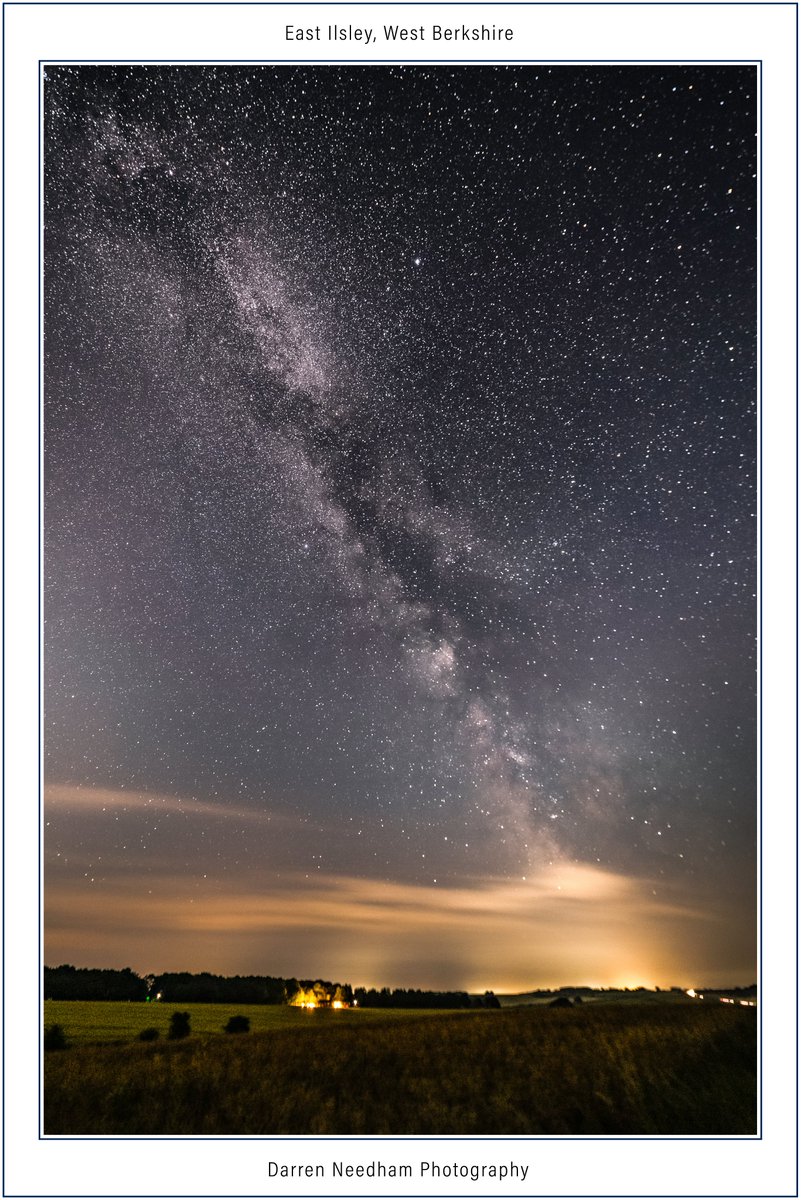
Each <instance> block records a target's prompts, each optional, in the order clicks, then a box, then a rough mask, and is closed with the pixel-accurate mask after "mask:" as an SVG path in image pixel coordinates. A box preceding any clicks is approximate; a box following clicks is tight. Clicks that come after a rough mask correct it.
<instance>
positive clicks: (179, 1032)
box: [167, 1012, 191, 1041]
mask: <svg viewBox="0 0 801 1200" xmlns="http://www.w3.org/2000/svg"><path fill="white" fill-rule="evenodd" d="M190 1032H191V1031H190V1029H189V1013H188V1012H174V1013H173V1014H172V1016H171V1017H170V1028H169V1029H168V1031H167V1037H168V1038H171V1039H172V1040H173V1041H174V1040H175V1039H176V1038H185V1037H189V1034H190Z"/></svg>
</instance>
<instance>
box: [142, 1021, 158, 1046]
mask: <svg viewBox="0 0 801 1200" xmlns="http://www.w3.org/2000/svg"><path fill="white" fill-rule="evenodd" d="M159 1036H160V1035H159V1031H158V1029H155V1028H154V1027H153V1026H152V1025H148V1027H147V1029H143V1030H142V1032H141V1033H140V1034H139V1041H140V1042H155V1041H156V1040H157V1038H158V1037H159Z"/></svg>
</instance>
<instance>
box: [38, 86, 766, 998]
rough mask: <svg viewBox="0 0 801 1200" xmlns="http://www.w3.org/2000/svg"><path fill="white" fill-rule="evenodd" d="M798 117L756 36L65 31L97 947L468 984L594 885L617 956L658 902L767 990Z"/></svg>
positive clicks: (51, 340)
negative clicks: (699, 44)
mask: <svg viewBox="0 0 801 1200" xmlns="http://www.w3.org/2000/svg"><path fill="white" fill-rule="evenodd" d="M755 133H756V116H755V74H754V72H753V70H751V69H750V68H748V69H746V68H733V67H714V68H713V67H675V68H663V67H660V68H656V67H648V68H646V67H614V68H613V67H606V68H591V67H585V68H561V67H560V68H557V67H554V68H546V67H536V66H515V67H492V66H485V67H476V66H471V67H466V66H448V67H444V66H443V67H436V66H432V67H416V66H410V67H406V68H403V67H384V66H374V67H370V66H364V67H359V68H355V67H354V68H351V67H345V68H339V67H317V68H315V67H309V66H305V67H280V68H279V67H269V66H267V67H216V68H215V67H198V68H166V67H165V68H156V67H139V68H99V67H61V66H52V67H47V68H46V84H45V410H44V422H45V426H44V427H45V440H44V446H45V677H46V685H45V742H44V745H45V774H46V785H47V787H46V799H47V800H48V806H47V811H46V816H47V819H48V821H49V824H48V825H47V826H46V830H45V832H46V839H45V846H46V851H47V864H48V866H47V871H48V875H47V877H46V878H47V884H48V890H49V895H50V899H51V903H50V907H49V910H48V925H49V928H50V930H51V932H52V936H53V942H52V945H53V953H54V954H57V955H62V956H64V957H70V958H71V960H72V961H77V960H80V963H86V962H88V961H89V960H92V961H95V960H96V961H97V962H98V963H99V964H100V965H114V964H112V963H111V961H110V959H111V958H112V957H114V958H117V957H119V954H121V955H122V960H123V961H124V962H127V961H129V960H130V959H132V958H135V957H137V955H139V954H141V953H147V955H148V956H149V957H148V961H146V962H145V961H138V959H137V961H136V963H134V965H135V966H138V967H139V968H140V969H144V968H151V967H152V968H156V967H160V968H161V969H173V968H174V969H177V968H178V967H183V966H186V967H190V968H193V969H203V968H208V969H215V968H216V969H219V968H224V969H228V970H236V969H241V970H246V969H261V970H263V971H269V970H270V969H271V968H272V969H273V973H281V972H284V973H286V974H293V973H296V974H303V973H307V974H312V973H315V972H317V971H318V969H322V968H321V967H318V964H320V963H321V961H322V959H323V958H324V955H323V951H322V946H323V945H325V946H326V947H328V948H329V949H330V947H331V943H332V939H333V941H334V943H336V944H337V945H338V946H339V950H338V951H336V953H334V957H336V954H337V953H338V955H339V957H337V958H336V961H337V962H339V963H341V966H340V969H339V971H338V975H339V976H341V977H346V978H350V979H351V980H352V982H353V983H359V982H369V983H372V982H376V983H379V984H380V983H412V984H415V983H417V984H419V983H425V982H426V981H427V980H428V981H431V980H434V981H436V982H442V983H445V982H448V983H452V984H454V985H458V984H462V983H465V984H466V983H469V982H470V981H471V980H473V978H474V976H475V971H476V969H477V964H476V963H475V962H473V961H471V956H470V953H469V948H468V943H469V937H467V933H468V932H469V928H470V924H471V922H472V921H475V920H476V919H477V918H476V912H473V913H472V915H471V909H470V900H469V897H470V896H473V897H475V898H476V903H477V904H478V903H479V901H480V898H481V897H484V899H485V900H486V899H487V897H494V898H495V900H494V901H493V903H495V902H497V915H498V922H499V923H498V926H497V928H498V929H502V927H503V914H504V912H506V911H508V912H509V913H510V914H511V913H513V914H514V917H513V919H512V917H511V916H510V925H509V928H510V929H512V928H513V929H514V937H515V941H516V946H517V950H516V952H517V953H518V954H520V953H522V951H520V948H519V943H520V940H521V938H522V939H523V941H525V928H526V927H525V921H523V923H522V925H521V923H520V921H521V918H520V912H519V908H520V905H521V904H522V906H523V909H524V910H525V911H526V912H529V911H530V915H531V921H532V931H533V929H534V927H535V925H536V923H537V921H540V925H541V926H542V922H543V920H544V917H543V913H544V912H545V911H546V909H547V913H548V921H549V922H550V923H551V924H550V928H551V929H552V931H553V937H554V938H557V937H560V936H561V934H559V932H558V931H559V929H560V928H561V925H560V922H562V921H564V920H565V919H566V913H567V911H568V910H567V909H563V910H559V907H558V903H557V901H558V895H557V893H558V892H559V891H560V890H561V889H562V888H563V887H564V888H565V889H566V892H568V893H570V896H572V900H573V902H576V898H577V896H579V895H580V897H581V900H582V902H584V901H586V902H587V904H588V905H593V904H594V905H597V906H600V908H599V911H600V913H601V914H602V912H603V905H604V899H606V900H607V901H608V902H609V903H610V905H611V906H612V907H610V912H611V911H612V908H614V912H615V913H616V916H615V920H614V921H612V922H611V924H610V927H609V928H608V929H604V928H603V927H602V926H601V927H600V928H598V929H596V930H595V932H594V934H593V938H595V939H596V940H597V941H598V942H599V944H600V943H603V944H604V946H605V953H606V954H607V958H605V959H604V964H605V965H604V964H596V967H594V968H593V971H594V974H595V976H596V977H597V978H599V979H601V976H602V975H604V972H606V975H605V976H604V978H603V979H601V981H602V982H606V981H607V979H608V978H611V976H610V975H609V972H610V971H611V970H612V967H611V966H610V964H612V963H614V962H615V955H616V953H617V954H618V956H619V953H620V944H619V943H620V938H621V936H622V935H621V933H620V923H621V921H622V922H623V923H625V921H624V918H623V917H622V916H621V913H627V914H628V919H629V920H630V922H631V923H632V924H633V925H637V922H638V920H639V919H640V917H641V916H642V914H643V913H644V912H645V906H646V905H652V906H654V912H655V913H657V915H658V912H659V911H662V912H663V915H664V919H665V921H668V920H670V921H673V922H674V924H673V925H671V930H672V933H671V934H670V936H669V937H668V934H667V933H666V932H665V930H664V929H663V930H662V932H661V933H659V932H657V933H653V932H651V933H650V934H649V937H650V938H651V940H652V941H653V940H654V938H656V939H657V940H658V939H659V938H660V937H664V938H665V939H666V942H667V941H669V942H670V947H669V951H668V950H666V951H665V954H664V956H663V958H661V959H659V964H658V968H657V965H654V966H653V970H654V971H657V970H661V971H662V972H664V971H665V970H667V969H668V966H669V967H670V969H675V971H677V972H680V964H681V963H682V962H684V961H688V960H692V962H693V965H694V966H695V967H697V969H699V970H700V969H702V968H703V965H704V962H705V961H709V969H710V972H711V973H712V974H714V973H715V972H717V973H718V974H720V973H721V972H722V973H723V974H724V975H726V972H728V973H729V976H733V975H738V976H740V977H741V978H740V979H739V981H741V982H748V981H749V979H748V978H747V977H746V976H748V974H749V973H750V974H753V971H754V966H753V948H752V944H753V904H754V901H753V895H754V843H755V827H756V818H757V812H756V786H755V758H756V746H755V736H756V734H755V731H756V707H755V694H756V692H755V545H756V526H755V505H756V496H755V467H756V413H755V394H756V384H755V362H756V345H755V303H756V255H755V251H756V228H755V207H756V165H755ZM549 872H557V873H560V874H558V878H559V880H560V882H559V883H554V884H553V895H552V893H551V890H549V888H550V885H549V884H547V880H549V879H550V878H551V875H549ZM553 878H554V879H556V878H557V876H556V875H554V876H553ZM579 880H580V881H581V885H580V886H578V885H577V881H579ZM126 887H127V888H129V889H130V891H129V892H126V891H125V889H126ZM527 887H528V888H529V890H526V888H527ZM571 888H572V889H573V890H572V891H571ZM371 889H373V890H372V891H371ZM509 889H512V891H509ZM515 889H523V890H522V891H521V890H515ZM543 889H545V891H546V892H547V895H548V899H547V903H546V901H545V900H544V899H543V895H544V893H543ZM321 892H322V893H323V894H329V895H331V896H334V895H336V896H338V897H340V898H341V897H343V896H345V895H346V894H347V896H350V897H354V896H355V897H357V899H358V897H361V896H362V895H363V894H366V893H367V892H369V893H370V895H375V896H376V897H379V896H385V901H384V902H383V903H385V906H386V907H387V908H392V910H393V912H394V911H396V910H397V911H400V910H402V909H403V907H404V905H408V906H410V907H413V905H412V902H411V900H410V899H409V897H410V896H420V897H424V898H425V904H423V905H422V908H423V909H425V908H427V907H429V906H433V908H434V909H435V910H436V911H437V912H440V911H441V912H447V911H448V909H449V906H450V907H452V908H454V911H455V915H454V916H453V920H452V925H451V928H452V930H453V934H454V938H455V939H456V940H457V941H459V939H461V941H459V947H458V952H457V950H456V949H455V950H454V952H453V956H452V957H451V958H448V956H447V955H446V956H445V960H446V961H445V965H444V966H443V968H442V971H441V972H440V973H439V974H438V973H437V970H436V969H435V967H434V966H433V965H429V966H425V965H424V963H425V961H426V960H425V954H424V953H423V949H421V956H420V958H419V960H418V961H417V964H415V959H414V953H413V950H408V951H404V953H403V954H401V953H400V951H399V954H398V957H397V958H396V959H393V958H392V956H391V954H390V953H389V952H388V951H387V952H385V951H382V952H381V954H380V955H379V956H378V957H376V954H375V953H373V954H372V957H369V956H368V957H367V958H365V959H363V960H361V959H358V960H357V958H354V952H353V950H352V948H351V949H350V950H346V945H347V936H348V929H347V927H348V920H349V918H348V916H347V915H346V912H345V911H344V910H343V911H342V912H339V913H338V916H337V920H336V922H332V923H331V926H330V929H328V932H327V933H326V934H325V935H323V934H322V933H321V932H320V930H321V928H322V927H321V924H320V917H319V913H318V914H317V915H316V916H315V915H314V914H310V915H309V918H308V926H304V925H303V923H300V925H299V926H297V925H296V926H293V928H292V930H291V937H290V938H289V940H288V941H282V940H281V937H283V934H281V936H279V933H277V932H276V927H277V925H276V923H278V924H280V920H279V918H278V917H277V915H276V914H277V913H278V911H279V910H280V909H281V908H282V905H287V904H290V903H294V902H297V903H298V904H302V903H304V902H305V900H304V898H306V899H307V898H308V897H309V896H317V895H319V894H320V893H321ZM438 893H442V896H443V899H442V902H441V903H442V906H443V907H442V909H441V910H440V909H438V908H437V904H438V901H437V895H438ZM133 894H136V895H140V896H141V897H142V904H143V908H142V915H141V927H137V928H139V932H140V934H141V938H140V941H137V940H136V937H135V933H136V929H135V928H134V926H131V927H130V928H129V929H128V932H129V935H130V940H129V941H127V942H126V940H125V938H122V940H121V942H120V949H119V954H115V955H112V954H111V953H110V950H109V946H110V945H112V944H115V945H116V943H114V942H113V939H112V941H108V940H103V939H104V936H105V935H101V927H102V917H101V913H102V911H103V909H104V907H106V906H109V911H111V910H113V911H115V912H117V913H118V912H119V911H121V910H122V908H123V907H124V904H125V903H126V901H125V898H124V897H125V896H128V898H129V900H130V896H131V895H133ZM512 894H514V896H515V897H517V898H518V899H515V900H513V901H510V900H509V897H510V896H511V895H512ZM267 896H269V897H270V904H269V906H268V909H269V911H267V912H266V913H265V912H264V910H263V907H260V908H259V909H258V911H259V916H258V919H256V917H255V916H254V917H253V922H255V924H254V926H253V928H254V929H256V930H257V932H258V935H259V938H260V939H261V941H260V947H259V948H256V947H255V945H252V944H251V943H250V942H247V941H246V939H244V938H243V939H240V940H239V941H237V938H238V937H239V935H240V934H243V933H244V931H245V930H246V928H247V927H248V917H247V913H248V912H249V911H250V909H249V908H248V905H249V904H254V903H256V901H257V900H258V898H261V899H262V900H263V899H264V897H267ZM570 896H568V897H567V898H566V899H565V904H568V905H569V903H570V902H571V901H570ZM520 897H523V898H524V899H523V900H522V901H521V900H520V899H519V898H520ZM526 897H528V900H525V898H526ZM554 897H556V899H554ZM148 898H149V899H148ZM457 900H458V903H457ZM148 903H150V904H152V905H154V906H156V905H158V904H162V905H165V906H166V909H165V910H164V911H168V912H169V913H170V914H171V915H170V917H169V920H168V919H167V917H165V918H164V921H165V923H166V925H169V927H170V928H174V927H175V926H176V923H178V924H179V923H180V922H179V919H178V917H177V915H176V914H178V913H181V914H186V913H187V912H188V911H189V909H190V906H195V907H196V908H197V909H198V911H201V910H202V912H203V913H204V914H205V915H204V917H203V918H202V919H200V918H198V920H197V921H195V923H194V924H190V925H189V926H187V928H186V931H185V933H184V934H183V936H182V939H179V940H177V941H175V942H174V943H170V949H169V952H168V951H167V949H166V948H165V949H163V951H160V950H159V939H160V938H162V937H163V936H165V935H164V934H163V931H162V932H161V933H159V929H160V926H159V922H158V919H157V917H156V916H155V915H153V916H152V917H148V915H147V913H148V908H147V905H148ZM354 903H357V901H354ZM115 904H116V905H118V906H119V907H118V908H115ZM342 904H343V905H346V901H345V900H344V899H343V900H342ZM527 905H529V907H527ZM615 905H618V906H622V907H621V908H620V911H618V907H615ZM660 905H662V906H663V907H662V909H660V908H659V906H660ZM223 911H225V912H227V913H229V914H230V916H229V918H227V919H226V922H224V928H225V929H226V930H228V931H229V933H230V934H232V935H235V936H234V937H233V940H231V939H230V938H229V939H228V941H227V943H226V949H225V951H224V952H223V951H222V950H221V949H220V946H219V945H218V944H217V943H216V942H215V941H214V940H213V934H214V930H215V929H218V928H222V926H219V925H217V924H215V920H216V918H215V915H214V914H217V915H219V914H220V913H222V912H223ZM254 911H255V910H254ZM153 912H154V913H155V908H154V910H153ZM92 913H94V914H96V917H95V918H93V917H92ZM237 913H238V914H239V917H237ZM270 913H272V917H271V916H270ZM281 919H282V920H283V919H284V918H281ZM601 919H602V917H599V915H598V913H596V914H595V916H594V920H595V921H597V920H601ZM643 919H644V918H643ZM654 919H656V918H654ZM610 921H611V918H610ZM93 923H96V925H97V930H96V937H95V938H94V940H93V933H92V929H93ZM166 925H165V927H166ZM126 928H128V926H126ZM354 928H355V926H354ZM448 928H449V927H448V924H447V921H445V924H444V925H443V926H442V930H445V931H447V929H448ZM594 928H595V927H594ZM442 930H440V931H439V932H438V935H437V936H438V937H439V938H440V939H441V938H442V937H443V936H445V934H443V932H442ZM271 931H272V934H274V935H275V939H277V940H274V941H273V942H270V936H272V934H271ZM337 931H339V932H337ZM351 932H352V931H351ZM120 936H121V935H120ZM410 936H411V935H410ZM538 936H539V935H538ZM541 936H542V939H544V940H543V943H542V944H546V942H547V928H546V926H542V933H541ZM204 937H205V938H206V940H205V941H204V940H203V939H204ZM337 938H339V942H337ZM616 939H617V942H616ZM590 940H592V939H590ZM533 941H534V935H533V932H532V944H533ZM142 944H144V945H146V946H147V950H146V951H143V950H142V949H141V946H142ZM537 944H538V945H540V943H537ZM165 946H166V943H165ZM265 946H266V947H267V949H266V950H265ZM270 947H272V948H271V949H270ZM616 947H617V948H616ZM693 947H695V951H693ZM699 947H700V948H701V949H699ZM713 947H714V948H715V952H717V953H718V954H719V957H718V958H717V959H715V958H714V953H713ZM542 953H543V952H542V950H541V948H540V950H538V951H537V952H536V953H535V952H534V951H533V950H532V952H531V955H530V958H529V959H521V960H520V961H519V962H518V961H517V960H516V966H515V970H514V971H513V972H511V974H513V975H514V981H518V979H519V981H520V982H521V983H522V982H523V981H524V980H523V976H524V975H525V977H526V978H528V979H530V981H531V982H532V983H533V982H535V981H536V980H537V978H538V977H539V976H542V972H543V970H544V968H543V966H542ZM586 953H587V945H585V944H583V945H582V954H584V955H585V958H584V959H583V960H582V958H581V957H579V958H577V959H576V965H575V971H576V974H577V977H578V976H582V963H583V962H586ZM637 953H640V951H638V952H637ZM271 954H272V956H273V957H270V956H271ZM693 954H695V958H693ZM538 955H539V957H538ZM632 955H633V958H632V969H634V968H635V966H636V964H634V958H636V957H637V955H636V954H634V952H633V951H632ZM704 955H707V956H709V955H712V957H711V958H707V959H705V958H704ZM348 956H350V958H349V957H348ZM165 957H166V958H168V959H169V961H163V959H164V958H165ZM640 957H641V953H640ZM179 960H180V961H179ZM440 960H441V955H440V957H439V958H438V959H437V961H440ZM526 963H529V965H528V966H527V965H526ZM324 965H327V960H326V962H325V964H324ZM416 969H417V970H418V972H419V974H420V976H421V978H416V977H415V974H414V973H415V970H416ZM498 969H500V968H496V973H497V970H498ZM556 969H557V967H556V966H553V967H552V968H551V970H552V971H553V970H556ZM558 969H559V970H562V971H563V970H565V969H566V968H565V964H564V963H560V964H559V965H558ZM379 971H383V972H384V977H381V978H378V977H377V972H379ZM593 971H589V974H593ZM359 972H361V975H359ZM526 972H527V974H526ZM538 972H539V976H538ZM333 973H334V971H333V970H332V974H333ZM546 974H547V971H546ZM388 976H392V978H390V977H388ZM584 977H588V972H587V971H585V972H584V974H583V976H582V978H584ZM510 978H511V976H510ZM728 981H729V982H733V981H735V980H734V979H733V978H729V979H728ZM493 982H495V977H493V979H492V980H490V981H488V986H490V985H491V984H492V983H493ZM556 982H564V980H563V979H560V980H556Z"/></svg>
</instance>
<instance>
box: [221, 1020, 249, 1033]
mask: <svg viewBox="0 0 801 1200" xmlns="http://www.w3.org/2000/svg"><path fill="white" fill-rule="evenodd" d="M225 1032H226V1033H249V1032H250V1017H242V1016H236V1017H231V1019H230V1020H229V1022H228V1024H227V1025H226V1026H225Z"/></svg>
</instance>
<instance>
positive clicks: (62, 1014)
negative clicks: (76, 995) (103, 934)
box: [44, 1000, 469, 1046]
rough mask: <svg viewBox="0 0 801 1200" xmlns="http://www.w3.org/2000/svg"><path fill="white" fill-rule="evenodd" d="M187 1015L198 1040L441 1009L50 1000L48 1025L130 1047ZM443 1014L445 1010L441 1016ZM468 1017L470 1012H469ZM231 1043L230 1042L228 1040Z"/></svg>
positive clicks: (80, 1039)
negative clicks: (228, 1030) (230, 1026)
mask: <svg viewBox="0 0 801 1200" xmlns="http://www.w3.org/2000/svg"><path fill="white" fill-rule="evenodd" d="M176 1009H177V1010H179V1011H180V1012H188V1013H189V1018H190V1024H191V1027H192V1033H193V1035H199V1036H201V1037H208V1036H211V1035H216V1034H218V1033H222V1031H223V1029H224V1027H225V1025H226V1024H227V1022H228V1019H229V1017H233V1016H238V1015H239V1014H241V1015H242V1016H245V1017H248V1019H249V1020H250V1029H251V1033H253V1034H256V1033H267V1032H274V1031H275V1030H278V1029H294V1030H301V1029H308V1027H309V1025H310V1024H312V1023H314V1022H317V1023H318V1024H320V1023H321V1022H330V1023H331V1024H336V1025H337V1026H341V1025H349V1024H351V1023H352V1022H354V1021H355V1022H358V1024H359V1026H360V1027H363V1026H364V1025H371V1024H373V1023H374V1022H375V1021H376V1020H378V1021H383V1022H384V1023H385V1024H386V1022H387V1021H409V1020H416V1019H419V1020H424V1019H425V1018H426V1017H430V1016H431V1015H432V1012H433V1013H434V1014H436V1013H437V1011H438V1010H436V1009H428V1010H426V1009H405V1008H395V1009H389V1010H388V1009H384V1010H380V1009H376V1008H373V1009H364V1010H362V1011H360V1010H359V1009H343V1010H342V1011H340V1012H333V1011H331V1010H330V1009H316V1010H308V1009H302V1008H290V1007H288V1006H286V1005H283V1004H190V1003H187V1004H184V1003H176V1004H137V1003H133V1002H131V1003H126V1002H125V1001H119V1000H108V1001H103V1000H95V1001H88V1000H87V1001H84V1000H45V1006H44V1023H45V1027H47V1026H48V1025H60V1026H61V1028H62V1029H63V1030H64V1032H65V1034H66V1036H67V1040H68V1042H69V1044H70V1045H71V1046H85V1045H94V1044H96V1043H98V1042H131V1041H133V1040H134V1039H135V1038H138V1036H139V1034H140V1033H141V1031H142V1030H143V1029H146V1028H148V1027H150V1028H153V1029H158V1030H159V1033H160V1035H161V1037H162V1038H164V1037H166V1036H167V1029H168V1028H169V1024H170V1016H171V1015H172V1013H174V1012H175V1011H176ZM440 1011H441V1010H440ZM466 1011H469V1010H466ZM227 1040H230V1039H227Z"/></svg>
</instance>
